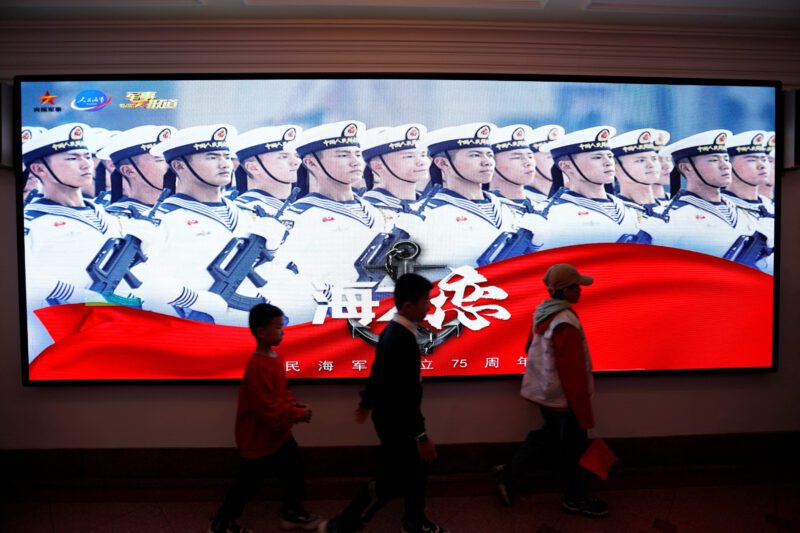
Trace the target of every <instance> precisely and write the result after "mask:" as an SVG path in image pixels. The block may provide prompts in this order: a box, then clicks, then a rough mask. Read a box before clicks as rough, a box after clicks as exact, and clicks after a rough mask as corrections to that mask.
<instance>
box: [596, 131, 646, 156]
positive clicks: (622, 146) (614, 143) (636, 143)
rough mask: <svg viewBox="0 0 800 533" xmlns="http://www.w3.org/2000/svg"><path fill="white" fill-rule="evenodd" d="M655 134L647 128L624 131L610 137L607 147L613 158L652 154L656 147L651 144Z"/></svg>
mask: <svg viewBox="0 0 800 533" xmlns="http://www.w3.org/2000/svg"><path fill="white" fill-rule="evenodd" d="M655 132H656V130H653V129H649V128H642V129H638V130H631V131H626V132H625V133H620V134H619V135H615V136H614V137H612V138H611V140H609V141H608V147H609V148H610V149H611V152H612V153H613V154H614V157H620V156H623V155H631V154H638V153H641V152H654V151H655V150H656V145H655V143H654V142H653V139H654V138H655Z"/></svg>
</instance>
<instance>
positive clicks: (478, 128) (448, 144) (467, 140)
mask: <svg viewBox="0 0 800 533" xmlns="http://www.w3.org/2000/svg"><path fill="white" fill-rule="evenodd" d="M496 128H497V126H495V125H494V124H490V123H487V122H473V123H470V124H462V125H460V126H452V127H449V128H442V129H438V130H434V131H432V132H430V133H428V139H427V140H428V153H429V154H431V155H436V154H438V153H441V152H444V151H446V150H463V149H465V148H475V147H481V146H485V147H487V148H489V147H491V141H490V140H489V137H490V136H491V134H492V130H494V129H496Z"/></svg>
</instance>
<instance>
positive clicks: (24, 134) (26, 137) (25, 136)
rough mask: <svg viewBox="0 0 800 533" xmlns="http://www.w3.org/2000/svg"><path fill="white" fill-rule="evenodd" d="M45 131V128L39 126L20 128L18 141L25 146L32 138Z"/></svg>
mask: <svg viewBox="0 0 800 533" xmlns="http://www.w3.org/2000/svg"><path fill="white" fill-rule="evenodd" d="M46 131H47V128H41V127H39V126H22V128H21V129H20V141H21V142H22V144H25V143H26V142H28V141H30V140H31V139H33V138H34V137H38V136H39V135H41V134H43V133H44V132H46Z"/></svg>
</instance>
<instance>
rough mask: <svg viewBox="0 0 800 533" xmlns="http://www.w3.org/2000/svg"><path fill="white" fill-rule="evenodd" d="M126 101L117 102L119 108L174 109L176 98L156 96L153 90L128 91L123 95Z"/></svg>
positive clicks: (176, 103) (176, 104) (176, 102)
mask: <svg viewBox="0 0 800 533" xmlns="http://www.w3.org/2000/svg"><path fill="white" fill-rule="evenodd" d="M125 100H127V103H124V104H119V107H120V109H176V108H177V107H178V99H177V98H169V99H165V98H156V92H155V91H130V92H129V93H128V94H126V95H125Z"/></svg>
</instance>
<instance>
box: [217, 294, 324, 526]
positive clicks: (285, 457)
mask: <svg viewBox="0 0 800 533" xmlns="http://www.w3.org/2000/svg"><path fill="white" fill-rule="evenodd" d="M283 324H284V315H283V311H281V310H280V309H278V308H277V307H275V306H274V305H270V304H258V305H256V306H255V307H253V308H252V309H251V310H250V316H249V325H250V331H251V332H252V333H253V336H254V337H255V338H256V350H255V352H253V355H252V356H251V357H250V360H249V361H248V363H247V367H246V368H245V372H244V378H243V379H242V384H241V387H240V388H239V405H238V408H237V413H236V446H237V447H238V448H239V455H240V460H239V473H238V475H237V477H236V479H235V480H234V482H233V486H232V487H231V489H230V490H229V491H228V495H227V496H226V497H225V500H224V501H223V502H222V505H221V506H220V508H219V510H218V511H217V512H216V514H215V515H214V518H212V519H211V526H210V527H209V529H208V531H209V533H249V532H250V531H251V530H249V529H246V528H244V527H242V526H241V525H239V523H238V519H239V517H240V516H241V514H242V511H243V510H244V506H245V504H247V502H248V501H249V500H250V499H251V498H252V497H253V496H254V495H255V493H256V491H257V490H258V489H259V487H260V486H261V483H262V482H263V480H264V478H266V477H267V476H269V475H275V476H277V477H278V479H279V480H280V482H281V484H282V485H283V506H282V507H281V511H280V515H281V522H280V525H281V528H283V529H293V528H301V529H305V530H307V531H310V530H313V529H316V527H317V525H318V524H319V522H320V519H319V517H317V516H315V515H313V514H311V513H309V512H308V511H306V510H305V509H304V508H303V503H302V500H303V497H304V482H303V465H302V462H301V458H300V452H299V449H298V446H297V441H296V440H295V439H294V437H293V436H292V426H293V425H294V424H297V423H299V422H310V421H311V409H310V408H308V407H306V406H304V405H300V404H299V403H297V401H296V400H295V399H294V397H293V396H292V393H291V391H290V390H289V387H288V385H287V383H286V369H285V363H284V360H283V357H281V356H280V355H278V354H277V353H276V352H275V349H274V347H275V346H278V345H279V344H280V343H281V340H282V339H283Z"/></svg>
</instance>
